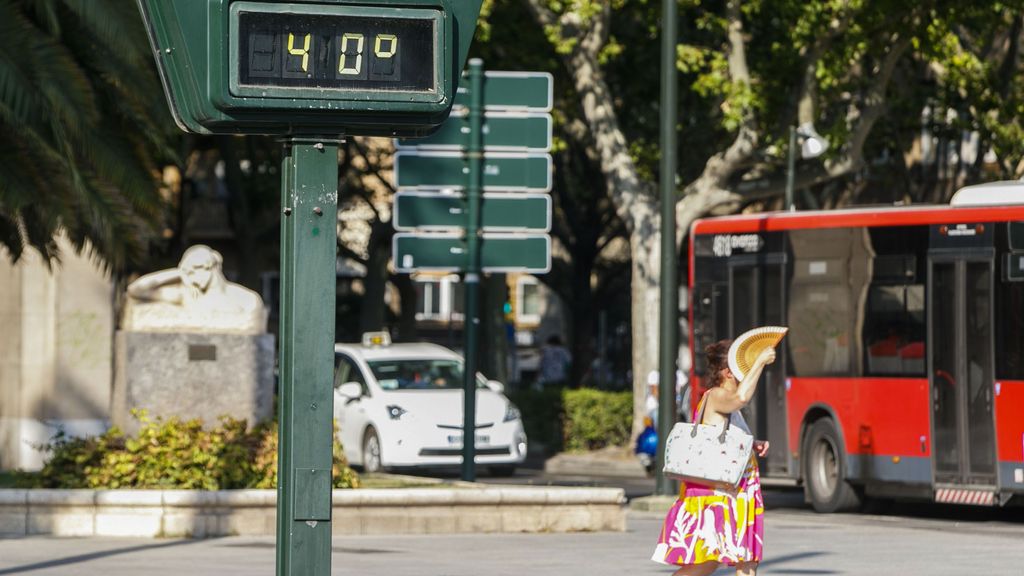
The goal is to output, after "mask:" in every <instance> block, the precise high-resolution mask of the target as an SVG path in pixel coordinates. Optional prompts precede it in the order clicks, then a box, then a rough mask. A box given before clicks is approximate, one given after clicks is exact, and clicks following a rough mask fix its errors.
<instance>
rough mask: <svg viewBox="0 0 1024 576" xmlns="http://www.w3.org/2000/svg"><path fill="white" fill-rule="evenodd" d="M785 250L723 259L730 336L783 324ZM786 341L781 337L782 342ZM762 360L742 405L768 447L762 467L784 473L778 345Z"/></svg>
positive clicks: (782, 361)
mask: <svg viewBox="0 0 1024 576" xmlns="http://www.w3.org/2000/svg"><path fill="white" fill-rule="evenodd" d="M785 279H786V275H785V255H784V254H758V255H749V256H734V257H733V258H731V259H730V262H729V333H730V334H731V335H732V336H733V337H735V336H739V335H740V334H742V333H743V332H746V331H747V330H750V329H751V328H756V327H758V326H766V325H771V326H783V325H785V318H786V311H785ZM785 345H786V342H785V340H783V342H782V346H783V347H785ZM776 352H777V359H776V360H775V362H774V363H773V364H772V365H770V366H768V367H767V368H766V369H765V371H764V373H763V376H762V377H761V378H762V380H761V383H760V384H759V385H758V389H757V394H756V395H755V397H754V401H753V402H751V403H750V405H748V406H747V408H746V409H744V411H743V415H744V417H745V418H746V419H747V423H748V424H749V425H750V429H751V430H752V431H753V432H754V436H755V437H756V438H758V439H763V440H768V441H769V442H770V443H771V447H770V449H769V451H768V457H767V461H766V462H764V463H763V464H764V466H763V467H762V469H763V470H767V473H768V474H769V475H774V476H786V475H789V473H790V471H791V470H792V469H793V468H792V461H791V459H790V454H789V449H788V442H787V438H788V434H787V429H786V382H785V373H786V372H785V369H784V368H785V358H786V354H785V352H784V350H783V349H781V348H780V349H779V350H777V351H776Z"/></svg>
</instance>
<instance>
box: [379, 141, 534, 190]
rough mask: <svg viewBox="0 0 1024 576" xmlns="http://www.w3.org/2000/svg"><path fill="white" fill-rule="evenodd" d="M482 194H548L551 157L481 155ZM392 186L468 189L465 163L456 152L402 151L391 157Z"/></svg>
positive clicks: (467, 169) (467, 164) (467, 168)
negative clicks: (498, 191)
mask: <svg viewBox="0 0 1024 576" xmlns="http://www.w3.org/2000/svg"><path fill="white" fill-rule="evenodd" d="M483 171H484V175H483V181H484V190H506V191H519V190H522V191H524V192H527V191H530V192H548V191H550V190H551V155H549V154H510V153H497V152H495V153H491V154H485V155H484V162H483ZM395 183H396V185H397V186H398V187H400V188H405V187H413V188H416V187H418V188H435V189H436V188H446V187H458V188H468V187H469V161H468V159H467V158H466V157H465V156H464V155H463V154H461V153H458V152H424V151H420V150H403V151H401V152H397V153H395Z"/></svg>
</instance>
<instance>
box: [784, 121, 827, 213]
mask: <svg viewBox="0 0 1024 576" xmlns="http://www.w3.org/2000/svg"><path fill="white" fill-rule="evenodd" d="M797 140H799V141H800V157H801V158H804V159H807V160H809V159H811V158H817V157H818V156H821V155H822V154H824V153H825V151H826V150H828V140H825V138H823V137H822V136H821V135H820V134H818V132H817V131H815V130H814V124H811V123H810V122H807V123H804V124H801V125H800V126H799V127H796V126H790V127H789V151H788V153H787V154H786V156H787V160H788V162H787V164H788V165H787V167H786V210H789V211H790V212H792V211H794V210H796V204H795V203H794V201H793V189H794V187H795V180H796V145H797Z"/></svg>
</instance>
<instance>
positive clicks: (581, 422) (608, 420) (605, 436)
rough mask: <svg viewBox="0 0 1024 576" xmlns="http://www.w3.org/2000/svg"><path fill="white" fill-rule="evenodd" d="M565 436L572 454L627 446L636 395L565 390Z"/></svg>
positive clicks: (590, 389) (591, 390) (567, 447)
mask: <svg viewBox="0 0 1024 576" xmlns="http://www.w3.org/2000/svg"><path fill="white" fill-rule="evenodd" d="M562 404H563V406H564V410H565V416H564V428H563V434H564V438H565V444H564V445H565V449H566V450H568V451H583V450H597V449H600V448H604V447H607V446H625V445H627V444H628V443H629V435H630V431H631V424H632V419H633V393H632V392H605V391H603V390H595V389H592V388H580V389H577V390H565V391H564V392H563V393H562Z"/></svg>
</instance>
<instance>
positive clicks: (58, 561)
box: [0, 540, 203, 576]
mask: <svg viewBox="0 0 1024 576" xmlns="http://www.w3.org/2000/svg"><path fill="white" fill-rule="evenodd" d="M202 541H203V540H175V541H174V542H161V543H159V544H142V545H139V546H128V547H125V548H114V549H112V550H103V551H100V552H90V553H88V554H78V555H76V556H67V557H64V558H54V559H52V560H46V561H45V562H35V563H33V564H23V565H21V566H12V567H10V568H4V569H0V576H3V575H5V574H27V573H29V572H33V571H35V570H43V569H46V568H54V567H57V566H67V565H70V564H80V563H82V562H88V561H90V560H98V559H100V558H107V557H110V556H118V555H121V554H132V553H134V552H145V551H148V550H156V549H158V548H171V547H174V546H184V545H188V544H195V543H197V542H202Z"/></svg>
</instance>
